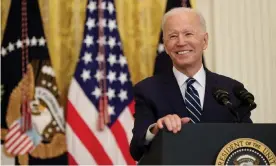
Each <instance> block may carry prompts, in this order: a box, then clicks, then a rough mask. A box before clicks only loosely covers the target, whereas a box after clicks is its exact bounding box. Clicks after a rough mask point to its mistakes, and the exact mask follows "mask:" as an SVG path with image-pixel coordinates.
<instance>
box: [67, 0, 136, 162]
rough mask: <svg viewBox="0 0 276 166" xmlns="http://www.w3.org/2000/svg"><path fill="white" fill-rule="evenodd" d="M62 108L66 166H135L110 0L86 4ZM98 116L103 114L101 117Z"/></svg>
mask: <svg viewBox="0 0 276 166" xmlns="http://www.w3.org/2000/svg"><path fill="white" fill-rule="evenodd" d="M104 108H106V109H104ZM67 109H68V110H67V118H66V119H67V125H66V135H67V136H66V137H67V146H68V156H69V157H68V159H69V164H70V165H71V164H74V165H78V164H79V165H82V164H86V165H91V164H107V165H112V164H122V165H134V164H135V161H134V160H133V159H132V157H131V156H130V153H129V143H130V140H131V137H132V133H131V129H132V127H133V123H134V119H133V116H132V115H133V112H134V102H133V92H132V83H131V80H130V73H129V71H128V66H127V60H126V57H125V56H124V55H123V52H122V46H121V42H120V37H119V32H118V27H117V23H116V12H115V5H114V1H113V0H99V1H98V0H89V1H88V5H87V9H86V22H85V30H84V39H83V43H82V48H81V53H80V57H79V61H78V64H77V67H76V71H75V74H74V77H73V79H72V82H71V85H70V88H69V94H68V105H67ZM104 110H106V112H105V111H104ZM101 113H103V114H101ZM104 113H107V114H106V115H108V116H106V117H104V116H101V115H104ZM99 120H100V121H99ZM106 120H107V121H108V120H109V122H108V123H106V124H104V126H103V127H104V128H103V130H99V128H98V127H99V122H101V124H102V125H103V123H102V122H103V121H106Z"/></svg>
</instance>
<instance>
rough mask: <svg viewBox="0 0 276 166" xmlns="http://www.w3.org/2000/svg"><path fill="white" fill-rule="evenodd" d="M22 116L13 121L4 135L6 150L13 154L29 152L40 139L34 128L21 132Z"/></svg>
mask: <svg viewBox="0 0 276 166" xmlns="http://www.w3.org/2000/svg"><path fill="white" fill-rule="evenodd" d="M21 128H22V118H20V119H18V120H16V121H14V122H13V123H12V124H11V126H10V128H9V130H8V134H7V135H6V137H5V145H4V146H5V148H6V151H7V152H8V153H9V154H11V155H13V156H17V155H23V154H26V153H29V152H31V151H32V150H33V149H34V148H35V147H36V146H37V145H38V144H39V143H40V141H41V139H42V138H41V137H40V135H39V134H38V133H37V131H36V130H34V128H30V130H28V131H27V132H22V130H21Z"/></svg>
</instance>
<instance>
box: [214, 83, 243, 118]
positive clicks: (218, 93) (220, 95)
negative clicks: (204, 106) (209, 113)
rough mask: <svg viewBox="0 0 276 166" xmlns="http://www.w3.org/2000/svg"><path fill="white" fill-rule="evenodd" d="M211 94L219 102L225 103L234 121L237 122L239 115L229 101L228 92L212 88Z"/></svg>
mask: <svg viewBox="0 0 276 166" xmlns="http://www.w3.org/2000/svg"><path fill="white" fill-rule="evenodd" d="M213 96H214V97H215V99H216V100H217V102H218V103H219V104H221V105H225V106H226V107H227V108H228V110H229V111H230V112H231V113H232V114H233V115H234V116H235V122H238V123H239V122H240V117H239V114H238V113H237V112H236V111H234V109H233V104H232V103H231V102H230V96H229V93H228V92H227V91H225V90H222V89H218V88H214V89H213Z"/></svg>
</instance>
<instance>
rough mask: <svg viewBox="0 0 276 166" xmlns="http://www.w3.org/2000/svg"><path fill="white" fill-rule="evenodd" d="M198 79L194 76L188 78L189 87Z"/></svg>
mask: <svg viewBox="0 0 276 166" xmlns="http://www.w3.org/2000/svg"><path fill="white" fill-rule="evenodd" d="M195 81H196V80H195V79H194V78H188V79H187V81H186V83H187V88H189V87H190V86H191V85H192V84H193V83H194V82H195Z"/></svg>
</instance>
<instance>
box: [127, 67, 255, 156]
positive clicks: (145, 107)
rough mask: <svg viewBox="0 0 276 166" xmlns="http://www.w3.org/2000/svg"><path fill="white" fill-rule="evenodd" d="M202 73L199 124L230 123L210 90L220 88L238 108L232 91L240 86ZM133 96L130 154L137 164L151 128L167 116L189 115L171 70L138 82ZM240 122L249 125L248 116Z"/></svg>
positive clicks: (216, 76) (217, 76) (238, 103)
mask: <svg viewBox="0 0 276 166" xmlns="http://www.w3.org/2000/svg"><path fill="white" fill-rule="evenodd" d="M205 71H206V87H205V97H204V105H203V113H202V116H201V118H200V119H201V123H232V122H233V120H234V116H233V115H232V114H231V113H230V111H229V110H228V109H227V108H226V107H225V106H223V105H221V104H219V103H218V102H217V101H216V100H215V98H214V97H213V89H214V88H219V89H223V90H225V91H227V92H228V93H229V95H230V99H231V102H232V103H233V105H234V106H238V105H240V104H241V103H240V101H239V100H238V99H237V98H236V97H235V96H234V94H233V92H232V89H233V87H234V86H238V85H241V86H243V85H242V84H241V83H240V82H238V81H236V80H233V79H231V78H229V77H225V76H222V75H219V74H216V73H213V72H210V71H209V70H208V69H206V68H205ZM134 93H135V102H136V104H135V109H136V112H135V115H134V118H135V122H134V128H133V130H132V132H133V137H132V140H131V144H130V153H131V155H132V157H133V158H134V159H135V160H137V161H138V160H140V158H141V157H142V156H143V154H144V152H145V150H147V148H148V146H146V145H145V135H146V132H147V129H148V127H149V126H150V125H151V124H153V123H156V121H157V120H158V119H159V118H162V117H164V116H166V115H168V114H177V115H178V116H179V117H180V118H181V117H189V112H188V111H187V110H186V107H185V103H184V100H183V97H182V95H181V92H180V88H179V86H178V84H177V81H176V78H175V76H174V74H173V71H172V70H171V71H169V72H167V73H162V74H159V75H155V76H153V77H150V78H147V79H145V80H143V81H141V82H139V83H138V84H136V85H135V87H134ZM244 112H246V111H244ZM241 114H242V113H241ZM242 116H243V115H242ZM242 121H243V122H246V123H252V121H251V119H250V113H248V114H247V115H245V116H244V118H243V120H242Z"/></svg>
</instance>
